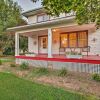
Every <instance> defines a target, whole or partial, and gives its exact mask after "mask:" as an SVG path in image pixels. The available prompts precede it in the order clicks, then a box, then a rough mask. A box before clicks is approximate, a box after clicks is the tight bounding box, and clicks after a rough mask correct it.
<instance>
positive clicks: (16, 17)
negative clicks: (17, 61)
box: [0, 0, 26, 55]
mask: <svg viewBox="0 0 100 100" xmlns="http://www.w3.org/2000/svg"><path fill="white" fill-rule="evenodd" d="M23 24H26V22H25V21H24V20H23V19H22V16H21V8H20V6H19V5H18V4H17V3H16V2H15V1H13V0H2V1H0V50H1V51H2V52H3V54H5V55H14V49H15V48H14V45H15V44H14V43H15V41H14V39H15V38H14V35H13V33H11V34H12V35H11V34H8V33H6V29H7V28H9V27H14V26H18V25H23Z"/></svg>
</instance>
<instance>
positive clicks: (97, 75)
mask: <svg viewBox="0 0 100 100" xmlns="http://www.w3.org/2000/svg"><path fill="white" fill-rule="evenodd" d="M92 79H93V80H95V81H98V82H100V74H93V75H92Z"/></svg>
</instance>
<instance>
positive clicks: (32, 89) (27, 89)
mask: <svg viewBox="0 0 100 100" xmlns="http://www.w3.org/2000/svg"><path fill="white" fill-rule="evenodd" d="M0 100H95V99H93V98H91V97H88V96H84V95H82V94H79V93H75V92H69V91H65V90H63V89H61V88H54V87H52V86H48V85H41V84H37V83H33V82H30V81H27V80H24V79H21V78H18V77H16V76H14V75H12V74H10V73H0Z"/></svg>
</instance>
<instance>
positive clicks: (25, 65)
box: [20, 62, 29, 69]
mask: <svg viewBox="0 0 100 100" xmlns="http://www.w3.org/2000/svg"><path fill="white" fill-rule="evenodd" d="M20 68H21V69H28V68H29V65H28V63H26V62H23V63H22V64H21V65H20Z"/></svg>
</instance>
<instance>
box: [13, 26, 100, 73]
mask: <svg viewBox="0 0 100 100" xmlns="http://www.w3.org/2000/svg"><path fill="white" fill-rule="evenodd" d="M96 34H98V33H95V26H94V25H81V26H78V25H73V26H64V27H61V26H60V27H49V28H45V29H44V28H39V29H35V30H27V31H21V32H17V33H16V34H15V40H16V42H15V56H16V63H17V64H21V63H22V62H26V63H29V65H30V66H35V67H47V68H48V67H50V68H55V69H61V68H63V67H65V68H67V69H68V70H69V71H79V72H87V73H100V51H99V46H97V45H98V43H97V42H99V41H96V39H95V38H94V36H95V35H96ZM20 35H22V36H25V37H27V38H28V54H27V53H26V54H23V55H20V48H19V44H20V43H19V36H20ZM95 47H96V48H95ZM97 50H98V51H97ZM70 52H71V53H70ZM69 53H70V55H72V54H73V53H74V55H78V56H77V57H75V58H70V57H68V55H69ZM79 55H81V57H80V56H79Z"/></svg>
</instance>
